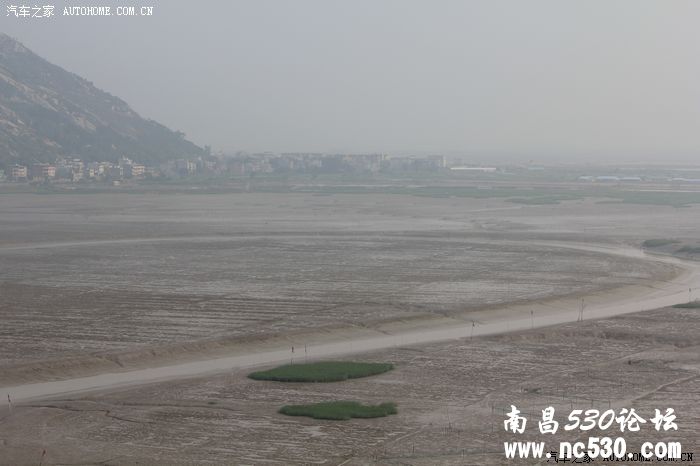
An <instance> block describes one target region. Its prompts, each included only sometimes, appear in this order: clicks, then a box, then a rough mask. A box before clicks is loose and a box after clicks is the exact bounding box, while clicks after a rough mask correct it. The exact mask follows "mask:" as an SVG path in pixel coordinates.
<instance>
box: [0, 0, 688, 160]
mask: <svg viewBox="0 0 700 466" xmlns="http://www.w3.org/2000/svg"><path fill="white" fill-rule="evenodd" d="M4 3H7V2H4ZM14 3H17V2H14ZM20 3H21V2H20ZM29 3H31V2H29ZM44 3H49V4H54V5H55V6H56V10H57V11H58V10H60V9H62V7H63V6H64V4H66V2H63V1H56V2H44ZM77 4H80V5H88V4H91V2H90V0H85V1H83V2H78V3H77ZM92 4H99V5H110V4H111V5H112V6H113V7H114V6H116V5H125V4H127V5H135V6H137V7H140V6H143V5H153V6H155V9H154V16H151V17H132V18H124V17H116V16H113V17H110V18H104V17H62V16H58V17H56V18H51V19H46V20H40V19H24V20H20V19H17V18H12V17H9V18H8V17H6V16H5V13H6V11H5V8H6V6H5V5H4V4H3V7H2V8H3V11H2V16H1V18H2V19H1V20H0V24H1V27H0V30H2V31H4V32H6V33H8V34H10V35H12V36H14V37H16V38H18V39H19V40H21V41H22V42H23V43H24V44H25V45H27V46H28V47H29V48H31V49H33V50H34V51H35V52H37V53H38V54H40V55H42V56H43V57H45V58H47V59H48V60H50V61H52V62H54V63H56V64H58V65H60V66H62V67H64V68H66V69H68V70H69V71H73V72H75V73H77V74H80V75H82V76H83V77H85V78H87V79H89V80H91V81H93V82H94V83H95V84H96V85H97V86H98V87H100V88H102V89H104V90H106V91H108V92H110V93H112V94H114V95H117V96H119V97H121V98H123V99H124V100H126V101H127V102H128V103H129V104H130V105H131V106H132V107H133V108H134V109H135V110H136V111H138V112H139V113H140V114H141V115H143V116H145V117H149V118H153V119H155V120H158V121H160V122H162V123H164V124H166V125H167V126H169V127H171V128H173V129H179V130H182V131H184V132H185V133H186V134H187V135H188V137H189V138H190V139H192V140H193V141H194V142H196V143H198V144H202V145H203V144H210V145H212V146H213V147H214V149H219V148H223V149H242V150H249V151H262V150H271V151H354V152H388V153H412V152H415V153H419V152H421V153H465V154H470V155H472V156H473V157H474V158H482V159H485V160H486V159H488V158H489V157H496V156H500V157H505V156H508V157H512V156H518V157H522V158H525V159H535V160H553V159H559V160H575V159H581V158H583V157H586V158H592V159H597V160H610V159H618V160H624V161H633V160H636V159H638V160H645V161H646V160H650V159H657V160H665V161H667V160H682V159H685V160H688V161H693V160H695V161H700V26H699V24H700V23H699V22H698V21H699V20H700V2H699V1H696V0H673V1H664V0H649V1H645V0H629V1H627V0H625V1H622V0H585V1H583V0H581V1H569V0H551V1H537V0H527V1H524V0H512V1H498V0H479V1H467V0H461V1H447V0H431V1H429V0H423V1H409V0H395V1H389V0H366V1H365V0H344V1H335V0H279V1H271V0H270V1H268V0H246V1H238V0H220V1H192V0H190V1H179V0H167V1H153V0H133V1H126V2H125V1H120V2H117V3H115V2H113V1H111V0H104V1H102V2H92ZM71 5H76V3H71ZM58 12H59V14H60V11H58Z"/></svg>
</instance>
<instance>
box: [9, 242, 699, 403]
mask: <svg viewBox="0 0 700 466" xmlns="http://www.w3.org/2000/svg"><path fill="white" fill-rule="evenodd" d="M535 244H540V245H548V246H555V247H560V248H571V249H577V250H585V251H591V252H601V253H605V254H611V255H617V256H625V257H636V258H644V259H646V260H650V261H658V262H664V263H668V264H673V265H676V266H679V267H681V268H682V269H684V272H682V273H681V274H679V275H678V276H676V277H675V278H674V279H672V280H670V281H667V282H655V283H654V284H653V286H647V287H644V288H641V287H640V288H639V291H638V292H635V293H626V294H625V293H621V294H614V293H608V294H607V295H606V294H605V293H604V294H603V295H604V296H605V299H598V301H599V302H592V301H596V295H595V294H592V295H590V297H588V296H587V297H586V298H590V299H589V301H587V303H586V306H585V310H584V312H583V318H584V319H585V320H589V319H598V318H605V317H611V316H615V315H620V314H626V313H631V312H637V311H640V310H645V309H656V308H661V307H665V306H670V305H673V304H679V303H683V302H687V301H688V298H689V289H692V288H700V263H694V262H689V261H684V260H680V259H676V258H672V257H665V256H651V255H647V254H645V253H644V252H643V251H640V250H639V249H633V248H624V247H613V246H603V245H599V246H594V245H590V244H582V243H565V242H536V243H535ZM598 297H600V295H599V296H598ZM580 303H581V299H580V297H579V298H571V299H568V300H567V299H562V300H557V301H556V304H557V307H556V308H553V306H552V304H547V303H531V304H528V305H521V306H511V307H504V308H503V309H495V310H492V311H489V313H487V314H486V317H481V316H480V317H479V323H478V324H476V323H474V322H473V321H466V320H458V319H454V322H453V323H451V324H449V325H448V324H446V323H445V319H442V320H440V319H436V321H435V322H438V323H437V324H431V323H430V321H429V320H427V321H426V325H425V326H423V328H421V329H412V330H406V331H401V332H397V333H394V334H387V333H382V332H379V331H377V332H376V335H375V336H369V337H368V336H366V334H365V336H363V337H359V336H355V337H351V338H344V339H341V340H340V341H336V342H333V343H317V344H313V343H312V344H309V345H308V347H307V348H308V354H309V356H310V357H311V358H314V357H316V358H318V357H330V356H340V355H348V354H354V353H361V352H366V351H371V350H377V349H383V348H391V347H394V346H397V345H398V346H404V345H411V344H419V343H430V342H439V341H446V340H452V339H457V338H465V337H470V336H482V335H494V334H499V333H506V332H512V331H517V330H526V329H531V328H541V327H546V326H550V325H556V324H561V323H567V322H575V321H577V320H578V319H579V316H580V314H581V311H580ZM340 337H341V338H342V335H340ZM346 337H347V335H346ZM308 341H309V337H305V341H300V342H299V343H294V342H293V338H290V342H292V343H291V344H294V345H295V346H296V347H297V352H296V354H294V355H293V354H291V352H290V348H289V347H284V348H282V347H276V348H271V349H269V350H266V351H265V350H259V349H258V350H251V352H249V353H247V354H245V355H238V356H230V357H223V358H215V359H206V360H202V361H196V362H188V363H180V364H173V365H168V366H160V367H153V368H148V369H139V370H131V371H125V372H118V373H108V374H101V375H96V376H90V377H81V378H74V379H68V380H60V381H52V382H41V383H32V384H26V385H18V386H11V387H3V388H0V394H1V395H2V396H1V397H0V403H2V404H5V405H7V396H6V394H8V395H9V396H10V398H11V399H12V401H13V402H21V401H27V400H34V399H45V398H52V397H57V396H65V395H75V394H78V393H84V392H88V391H100V390H113V389H119V388H125V387H131V386H136V385H141V384H147V383H154V382H160V381H166V380H174V379H182V378H189V377H199V376H204V375H209V374H215V373H221V372H225V371H230V370H232V369H241V368H247V367H251V366H256V365H263V364H273V363H282V362H287V361H289V360H290V357H293V356H296V357H297V359H298V358H299V355H300V351H299V348H303V347H304V344H305V342H308ZM303 356H304V354H303V353H301V357H303Z"/></svg>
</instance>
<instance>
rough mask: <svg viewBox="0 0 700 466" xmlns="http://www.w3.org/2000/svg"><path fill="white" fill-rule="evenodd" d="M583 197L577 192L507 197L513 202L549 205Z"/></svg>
mask: <svg viewBox="0 0 700 466" xmlns="http://www.w3.org/2000/svg"><path fill="white" fill-rule="evenodd" d="M581 199H583V196H579V195H576V194H566V193H561V194H552V195H548V196H534V197H515V198H511V199H506V200H507V201H508V202H513V203H515V204H526V205H548V204H559V203H560V202H561V201H577V200H581Z"/></svg>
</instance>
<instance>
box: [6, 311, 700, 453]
mask: <svg viewBox="0 0 700 466" xmlns="http://www.w3.org/2000/svg"><path fill="white" fill-rule="evenodd" d="M699 332H700V313H698V312H697V310H682V309H670V308H665V309H659V310H655V311H646V312H642V313H633V314H628V315H624V316H619V317H615V318H611V319H603V320H595V321H584V322H578V323H569V324H563V325H559V326H555V327H550V328H547V329H535V330H527V331H523V332H517V333H511V334H507V335H501V336H488V337H477V338H474V339H469V338H463V339H461V340H456V341H451V342H443V343H432V344H424V345H411V346H398V347H396V348H390V349H385V350H379V351H373V352H369V353H366V354H363V355H357V356H355V359H361V360H367V361H392V362H394V363H395V364H396V365H397V368H396V369H395V370H394V371H392V372H389V373H386V374H383V375H380V376H377V377H372V378H368V379H360V380H354V381H349V382H344V383H333V384H293V385H289V384H281V383H274V382H256V381H252V380H249V379H247V378H246V377H245V374H246V371H244V370H238V371H237V370H233V371H229V372H228V373H225V374H220V375H217V376H209V377H204V378H194V379H188V380H181V381H178V382H164V383H158V384H150V385H144V386H141V387H137V388H131V389H124V390H121V391H115V392H111V393H105V394H93V395H86V396H78V397H61V398H60V399H56V400H50V401H43V402H41V401H37V402H31V403H27V404H23V405H20V404H18V405H17V406H15V408H14V409H13V411H12V413H8V412H7V410H6V409H4V410H3V411H2V414H1V415H0V439H1V442H2V447H3V452H4V454H5V456H4V459H3V461H4V462H3V461H0V463H2V464H36V462H37V459H38V458H39V456H40V454H41V452H42V450H43V449H46V450H47V457H46V459H47V460H48V462H49V463H71V464H72V463H77V462H80V463H81V464H94V463H102V464H136V463H146V464H150V463H160V464H193V463H196V464H222V463H227V464H309V463H313V464H353V465H359V464H416V465H432V464H445V465H462V464H470V465H472V464H473V465H479V464H494V465H498V464H504V463H505V462H506V461H505V460H504V457H503V453H502V442H503V441H507V440H544V441H546V442H547V444H548V446H549V445H550V444H552V449H554V450H556V449H557V448H556V446H557V445H558V442H559V441H571V442H573V441H577V440H580V439H582V438H584V437H588V436H589V435H608V436H613V437H614V436H620V435H623V434H621V433H620V432H619V430H618V431H614V430H608V431H606V432H605V433H600V432H595V431H591V432H590V433H586V434H585V435H583V433H581V432H578V433H576V434H574V433H570V432H560V433H559V434H557V435H556V436H553V437H552V436H545V435H541V434H539V433H538V431H537V427H536V426H537V423H536V421H537V417H538V416H540V415H541V414H540V410H541V409H543V408H544V407H546V406H550V405H551V406H554V407H555V408H556V410H557V418H558V419H559V421H560V422H561V423H562V425H563V423H564V422H565V420H566V416H567V415H568V413H569V412H570V411H571V409H572V408H578V409H589V408H591V407H595V408H598V409H600V410H601V411H604V410H607V409H609V408H610V409H616V410H619V409H621V408H623V407H634V408H635V409H636V410H637V411H638V412H639V413H640V414H641V415H643V416H645V417H651V416H652V415H653V413H654V409H657V408H658V409H662V408H663V409H665V408H667V407H672V408H674V409H676V412H677V415H678V422H679V426H680V427H679V430H678V431H677V432H675V431H674V432H670V433H667V434H663V433H659V432H656V431H655V430H654V429H653V427H651V428H649V427H648V426H645V428H644V429H643V430H642V431H641V432H640V433H639V435H630V434H624V435H623V436H624V437H625V438H626V440H627V443H628V448H629V449H630V450H631V449H633V448H638V446H639V444H640V442H641V441H654V442H656V441H660V440H665V441H671V440H673V441H680V442H682V445H683V448H684V451H691V452H692V451H695V452H698V451H699V449H700V442H698V436H697V432H698V431H699V430H700V410H699V408H698V406H700V339H699V337H698V335H700V333H699ZM328 399H355V400H361V401H365V402H381V401H387V400H396V401H398V402H399V414H398V415H396V416H391V417H388V418H382V419H375V420H359V419H358V420H352V421H348V422H332V421H315V420H310V419H305V418H289V417H285V416H282V415H280V414H277V413H276V410H277V408H279V406H281V405H283V404H286V403H290V402H295V403H296V402H317V401H323V400H328ZM511 404H515V405H517V406H518V407H519V408H520V409H521V410H522V411H523V412H524V413H525V414H526V415H527V416H529V417H532V419H530V421H529V422H530V427H529V428H528V430H527V431H526V432H528V435H523V436H522V437H518V436H514V435H512V434H507V433H505V432H504V431H503V430H502V429H503V427H502V425H503V424H502V422H503V419H505V416H504V414H503V409H509V408H510V405H511ZM526 437H527V438H526ZM584 440H585V438H584ZM344 461H347V463H343V462H344ZM513 464H535V463H532V462H531V463H522V462H517V461H514V462H513ZM542 464H545V462H544V460H543V461H542ZM686 464H695V463H686Z"/></svg>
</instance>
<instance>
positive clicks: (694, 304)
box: [673, 300, 700, 309]
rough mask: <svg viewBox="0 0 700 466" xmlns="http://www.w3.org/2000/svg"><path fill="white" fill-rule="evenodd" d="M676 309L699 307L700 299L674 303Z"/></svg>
mask: <svg viewBox="0 0 700 466" xmlns="http://www.w3.org/2000/svg"><path fill="white" fill-rule="evenodd" d="M673 307H675V308H677V309H700V301H697V300H695V301H690V302H689V303H683V304H676V305H675V306H673Z"/></svg>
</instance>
